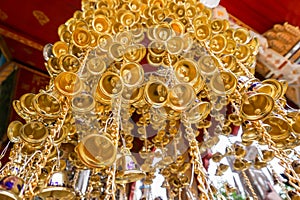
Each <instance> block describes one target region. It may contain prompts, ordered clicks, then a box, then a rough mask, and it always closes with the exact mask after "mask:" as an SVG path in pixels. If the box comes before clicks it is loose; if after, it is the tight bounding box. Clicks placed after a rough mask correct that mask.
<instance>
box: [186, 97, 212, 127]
mask: <svg viewBox="0 0 300 200" xmlns="http://www.w3.org/2000/svg"><path fill="white" fill-rule="evenodd" d="M211 107H212V106H211V104H210V103H209V102H206V101H203V102H199V103H196V105H193V106H192V108H191V109H189V110H188V111H187V118H188V120H189V122H190V123H198V122H200V121H201V120H203V119H205V118H206V117H207V116H208V115H209V113H210V111H211Z"/></svg>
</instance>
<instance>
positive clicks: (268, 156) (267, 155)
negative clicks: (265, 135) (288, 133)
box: [262, 150, 275, 162]
mask: <svg viewBox="0 0 300 200" xmlns="http://www.w3.org/2000/svg"><path fill="white" fill-rule="evenodd" d="M262 155H263V160H264V161H266V162H269V161H271V160H272V159H273V158H274V156H275V153H274V151H272V150H262Z"/></svg>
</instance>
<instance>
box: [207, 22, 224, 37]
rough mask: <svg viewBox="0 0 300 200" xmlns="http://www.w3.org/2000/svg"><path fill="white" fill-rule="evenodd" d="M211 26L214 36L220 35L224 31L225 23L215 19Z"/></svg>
mask: <svg viewBox="0 0 300 200" xmlns="http://www.w3.org/2000/svg"><path fill="white" fill-rule="evenodd" d="M210 26H211V30H212V32H213V33H214V34H216V33H219V32H221V31H223V29H224V21H223V20H222V19H214V20H212V21H211V24H210Z"/></svg>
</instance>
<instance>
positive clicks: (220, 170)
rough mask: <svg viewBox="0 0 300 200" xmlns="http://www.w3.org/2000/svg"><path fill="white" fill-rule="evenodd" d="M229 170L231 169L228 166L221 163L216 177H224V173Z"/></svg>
mask: <svg viewBox="0 0 300 200" xmlns="http://www.w3.org/2000/svg"><path fill="white" fill-rule="evenodd" d="M228 168H229V166H228V165H225V164H223V163H220V165H219V166H218V167H217V170H216V175H217V176H222V175H223V174H224V172H225V171H227V170H228Z"/></svg>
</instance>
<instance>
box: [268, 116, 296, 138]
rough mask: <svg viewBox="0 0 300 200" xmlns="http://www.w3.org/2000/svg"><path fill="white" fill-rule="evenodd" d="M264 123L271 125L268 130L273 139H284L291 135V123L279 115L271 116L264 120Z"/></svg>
mask: <svg viewBox="0 0 300 200" xmlns="http://www.w3.org/2000/svg"><path fill="white" fill-rule="evenodd" d="M263 123H265V124H268V125H270V126H271V130H270V131H268V133H269V134H270V136H271V138H272V140H275V141H283V140H285V139H287V138H288V137H289V136H290V130H291V127H290V125H289V123H288V122H287V121H286V120H284V119H282V118H281V117H277V116H270V117H268V118H266V119H264V120H263Z"/></svg>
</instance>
